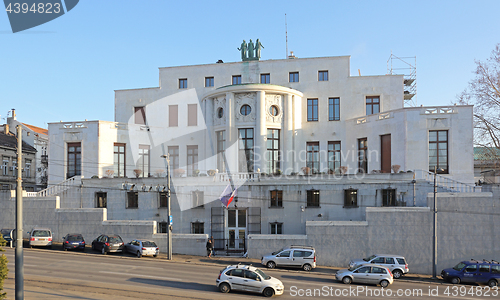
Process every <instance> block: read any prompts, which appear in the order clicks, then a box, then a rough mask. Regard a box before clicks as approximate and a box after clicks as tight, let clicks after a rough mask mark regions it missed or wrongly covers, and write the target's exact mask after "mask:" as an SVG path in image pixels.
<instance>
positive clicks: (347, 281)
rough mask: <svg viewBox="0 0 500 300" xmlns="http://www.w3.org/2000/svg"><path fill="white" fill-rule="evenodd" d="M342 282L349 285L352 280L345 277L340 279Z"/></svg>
mask: <svg viewBox="0 0 500 300" xmlns="http://www.w3.org/2000/svg"><path fill="white" fill-rule="evenodd" d="M342 282H343V283H345V284H351V282H352V279H351V277H349V276H346V277H344V278H342Z"/></svg>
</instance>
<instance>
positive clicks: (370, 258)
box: [363, 255, 377, 261]
mask: <svg viewBox="0 0 500 300" xmlns="http://www.w3.org/2000/svg"><path fill="white" fill-rule="evenodd" d="M375 257H377V256H376V255H372V256H370V257H367V258H363V260H364V261H370V260H372V259H374V258H375Z"/></svg>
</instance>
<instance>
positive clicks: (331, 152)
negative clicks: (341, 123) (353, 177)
mask: <svg viewBox="0 0 500 300" xmlns="http://www.w3.org/2000/svg"><path fill="white" fill-rule="evenodd" d="M337 145H338V149H337ZM330 146H332V147H330ZM336 158H338V160H337V159H336ZM341 166H342V142H341V141H329V142H328V173H330V174H337V173H339V172H340V167H341Z"/></svg>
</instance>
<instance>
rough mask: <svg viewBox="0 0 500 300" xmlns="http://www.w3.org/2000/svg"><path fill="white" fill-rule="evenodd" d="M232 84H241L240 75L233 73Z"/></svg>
mask: <svg viewBox="0 0 500 300" xmlns="http://www.w3.org/2000/svg"><path fill="white" fill-rule="evenodd" d="M233 84H241V75H233Z"/></svg>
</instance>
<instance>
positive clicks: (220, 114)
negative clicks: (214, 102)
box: [217, 107, 224, 119]
mask: <svg viewBox="0 0 500 300" xmlns="http://www.w3.org/2000/svg"><path fill="white" fill-rule="evenodd" d="M217 117H218V118H219V119H220V118H222V117H224V108H222V107H219V108H218V109H217Z"/></svg>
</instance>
